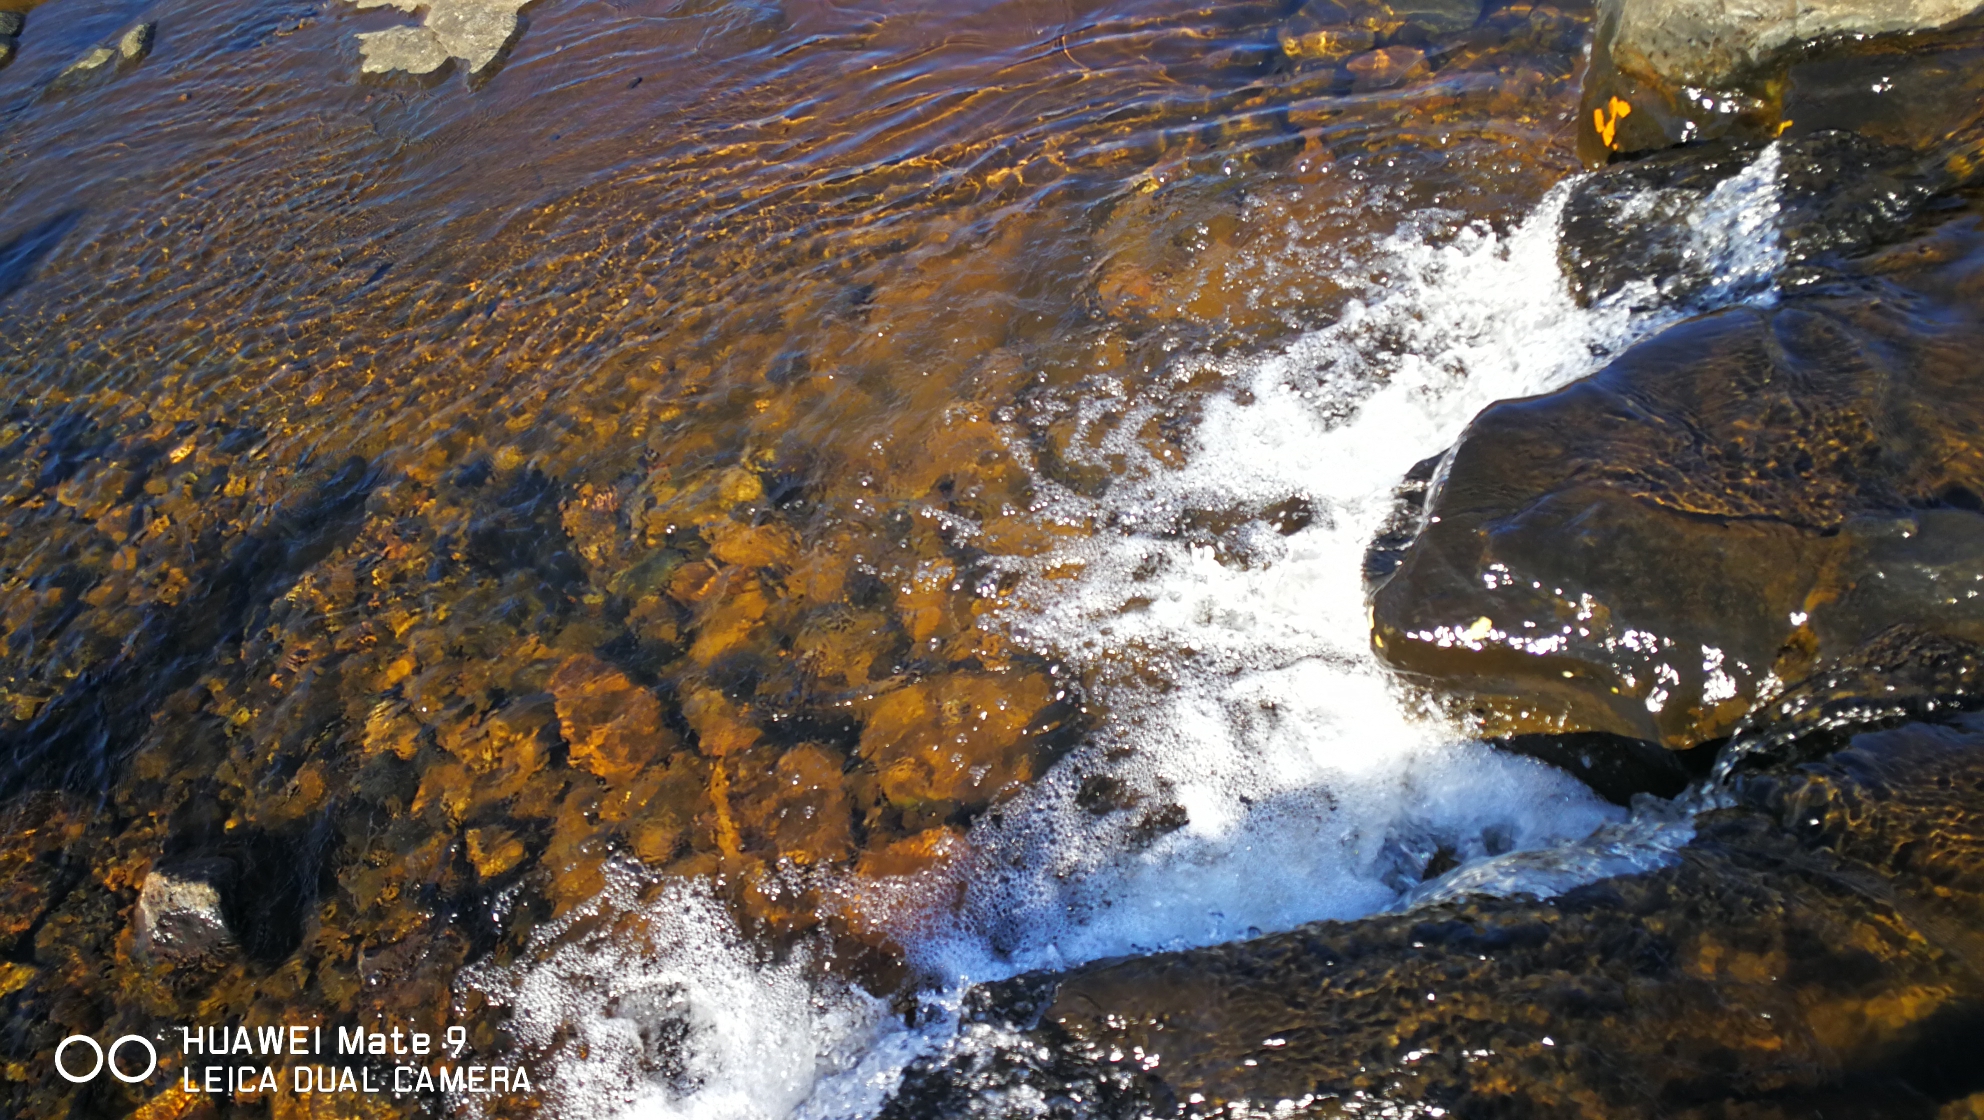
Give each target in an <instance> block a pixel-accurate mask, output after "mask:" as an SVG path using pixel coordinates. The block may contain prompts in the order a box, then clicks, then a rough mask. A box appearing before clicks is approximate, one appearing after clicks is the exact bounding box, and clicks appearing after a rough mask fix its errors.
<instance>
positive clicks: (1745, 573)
mask: <svg viewBox="0 0 1984 1120" xmlns="http://www.w3.org/2000/svg"><path fill="white" fill-rule="evenodd" d="M1980 276H1984V231H1980V229H1979V226H1978V224H1977V223H1976V221H1975V220H1965V221H1962V222H1958V223H1955V224H1953V225H1951V226H1948V227H1946V228H1945V229H1943V230H1942V231H1940V232H1939V233H1937V234H1935V235H1932V236H1930V237H1927V238H1924V239H1922V240H1920V241H1917V242H1913V243H1910V244H1907V245H1903V246H1900V247H1898V248H1896V249H1894V250H1891V251H1890V252H1888V253H1886V254H1883V255H1882V256H1880V257H1877V258H1874V259H1873V260H1871V261H1870V262H1869V263H1868V264H1866V266H1865V268H1864V272H1863V274H1862V276H1861V277H1860V280H1859V281H1858V283H1857V285H1855V286H1854V287H1853V288H1847V287H1844V286H1833V287H1831V288H1829V289H1828V290H1827V291H1826V292H1825V293H1824V294H1813V295H1808V296H1801V297H1797V298H1793V299H1787V300H1785V301H1783V302H1782V303H1780V304H1779V305H1777V306H1776V307H1771V308H1752V307H1738V308H1733V309H1730V310H1726V311H1722V312H1719V313H1716V314H1713V315H1708V316H1704V317H1702V318H1699V319H1695V320H1691V321H1689V322H1686V323H1683V324H1681V325H1679V326H1676V327H1674V328H1672V329H1670V330H1668V331H1667V332H1665V333H1663V334H1661V335H1659V336H1658V337H1656V338H1654V339H1652V340H1650V341H1648V342H1646V343H1644V344H1641V345H1639V346H1637V347H1634V348H1633V349H1632V350H1630V351H1628V352H1627V353H1625V354H1624V355H1622V356H1621V357H1620V358H1619V359H1617V360H1616V361H1614V362H1613V363H1612V364H1611V365H1610V366H1608V367H1606V368H1605V369H1604V370H1602V371H1601V372H1599V373H1597V374H1595V375H1593V376H1591V377H1589V378H1586V379H1585V380H1583V381H1580V382H1578V383H1576V384H1574V385H1571V386H1569V387H1567V388H1565V389H1562V390H1560V391H1558V392H1554V393H1549V394H1546V395H1543V396H1540V397H1533V398H1529V399H1526V400H1517V401H1506V402H1503V403H1501V404H1497V405H1494V406H1492V407H1490V408H1489V409H1487V410H1486V411H1485V412H1483V413H1482V414H1481V415H1480V416H1479V417H1477V418H1476V419H1475V421H1474V422H1473V424H1471V425H1470V426H1469V428H1468V429H1467V431H1466V432H1465V433H1464V435H1463V436H1462V438H1461V441H1460V443H1459V446H1458V447H1457V448H1456V449H1455V451H1454V452H1453V454H1452V457H1451V460H1450V462H1449V463H1448V465H1447V468H1446V477H1445V479H1444V480H1443V482H1442V483H1441V485H1439V486H1438V488H1437V490H1436V492H1435V494H1434V495H1433V497H1432V499H1431V500H1430V502H1429V503H1428V504H1427V507H1426V510H1427V516H1426V518H1425V521H1424V525H1423V527H1422V528H1421V530H1420V532H1419V535H1418V537H1417V538H1416V539H1415V540H1414V541H1413V543H1412V545H1411V546H1410V547H1409V548H1408V549H1407V550H1406V551H1405V554H1404V557H1403V560H1402V561H1401V562H1400V563H1399V565H1398V568H1397V570H1396V571H1395V572H1394V573H1393V574H1392V575H1391V576H1390V578H1389V579H1388V580H1386V581H1385V582H1384V584H1383V585H1382V586H1380V587H1379V588H1378V589H1377V592H1376V594H1375V596H1374V600H1373V626H1374V637H1373V642H1374V645H1375V646H1376V647H1377V649H1378V651H1379V653H1380V654H1381V655H1382V656H1383V657H1384V658H1385V659H1386V660H1387V661H1388V662H1390V663H1391V664H1392V665H1393V666H1395V667H1396V668H1398V669H1400V670H1401V671H1403V672H1405V673H1406V674H1408V675H1409V676H1412V677H1415V678H1417V679H1418V680H1421V681H1423V682H1426V683H1428V684H1429V685H1431V686H1433V687H1434V688H1435V690H1436V691H1439V692H1442V693H1445V694H1448V695H1453V696H1457V697H1460V698H1461V703H1462V704H1463V705H1464V706H1466V707H1468V708H1469V709H1471V710H1472V711H1473V712H1474V713H1475V714H1476V715H1477V716H1478V717H1479V718H1480V719H1481V720H1482V722H1483V724H1484V727H1485V729H1486V730H1487V731H1488V732H1489V733H1491V734H1518V733H1538V732H1543V733H1561V732H1574V731H1601V732H1609V733H1612V734H1617V735H1624V736H1628V737H1633V738H1640V739H1646V740H1650V741H1653V742H1659V743H1663V744H1665V745H1667V746H1670V747H1685V746H1690V745H1693V744H1697V743H1702V742H1705V741H1708V740H1712V739H1716V738H1719V737H1721V736H1725V735H1728V734H1729V733H1730V732H1731V730H1732V729H1733V728H1734V727H1735V726H1736V724H1737V721H1738V720H1740V719H1742V718H1743V716H1744V715H1745V713H1747V712H1748V711H1749V710H1750V708H1751V706H1752V704H1753V703H1754V702H1755V701H1756V700H1757V698H1758V697H1759V695H1760V694H1765V693H1767V692H1769V691H1770V690H1772V689H1774V688H1776V687H1778V686H1779V685H1781V684H1782V683H1784V682H1791V681H1797V680H1801V679H1803V678H1804V677H1805V676H1807V675H1809V674H1810V673H1811V672H1812V671H1814V670H1815V669H1816V668H1817V667H1819V666H1821V665H1824V664H1826V663H1829V662H1831V661H1833V660H1835V659H1837V658H1840V657H1843V656H1845V655H1846V654H1848V653H1849V652H1850V651H1852V650H1854V649H1855V648H1857V647H1859V646H1860V645H1861V644H1862V643H1864V642H1866V641H1868V640H1869V639H1871V638H1873V637H1874V636H1875V635H1877V634H1878V633H1880V632H1881V631H1883V630H1886V629H1887V628H1889V627H1891V626H1894V625H1896V624H1899V623H1912V624H1915V625H1918V626H1920V627H1923V628H1925V629H1926V630H1927V631H1929V632H1931V633H1936V634H1943V635H1948V636H1952V637H1957V638H1961V639H1964V640H1968V641H1977V640H1984V497H1980V495H1984V446H1980V444H1979V442H1978V439H1977V433H1979V432H1980V431H1984V404H1980V403H1979V402H1980V399H1984V398H1980V394H1979V392H1978V390H1979V381H1978V378H1979V370H1978V367H1977V365H1976V362H1975V355H1976V354H1977V353H1980V352H1984V305H1981V304H1980V301H1979V299H1978V296H1977V291H1976V285H1977V282H1978V278H1979V277H1980Z"/></svg>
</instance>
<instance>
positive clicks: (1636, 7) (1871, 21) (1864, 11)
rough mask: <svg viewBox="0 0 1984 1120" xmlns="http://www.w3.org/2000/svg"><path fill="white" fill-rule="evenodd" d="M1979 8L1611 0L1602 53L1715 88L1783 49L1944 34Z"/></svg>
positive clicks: (1950, 2)
mask: <svg viewBox="0 0 1984 1120" xmlns="http://www.w3.org/2000/svg"><path fill="white" fill-rule="evenodd" d="M1980 7H1984V5H1980V4H1979V2H1978V0H1604V2H1603V3H1602V4H1601V6H1600V12H1599V29H1600V30H1599V37H1600V38H1599V46H1600V47H1601V48H1602V49H1604V50H1606V51H1607V52H1608V53H1609V54H1610V55H1611V57H1612V61H1613V64H1614V65H1616V66H1619V67H1621V68H1623V69H1628V70H1633V71H1637V72H1639V73H1642V74H1645V75H1647V76H1650V77H1654V78H1658V79H1660V80H1662V81H1664V82H1667V83H1670V84H1674V85H1691V86H1700V87H1704V88H1713V87H1718V86H1722V85H1725V84H1727V83H1728V82H1729V81H1730V80H1731V79H1732V78H1734V77H1736V76H1738V75H1739V74H1740V73H1741V72H1742V71H1744V70H1746V69H1749V68H1751V67H1754V66H1756V65H1757V64H1758V63H1759V62H1761V61H1763V60H1764V59H1765V58H1767V57H1768V56H1770V55H1771V54H1773V53H1775V52H1776V51H1778V50H1780V49H1782V48H1784V47H1788V46H1792V45H1794V44H1798V43H1808V42H1811V41H1813V40H1815V39H1820V38H1823V37H1825V36H1829V35H1839V34H1854V35H1876V34H1880V33H1882V32H1888V31H1915V30H1922V29H1926V28H1932V27H1942V26H1944V25H1945V24H1949V23H1952V22H1954V21H1956V20H1958V19H1961V18H1963V17H1964V16H1966V15H1969V14H1970V13H1972V12H1974V11H1977V10H1979V8H1980Z"/></svg>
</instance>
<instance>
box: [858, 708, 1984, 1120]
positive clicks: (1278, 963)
mask: <svg viewBox="0 0 1984 1120" xmlns="http://www.w3.org/2000/svg"><path fill="white" fill-rule="evenodd" d="M1980 782H1984V720H1979V719H1977V718H1975V717H1966V719H1965V720H1964V721H1963V722H1960V723H1959V724H1957V725H1955V726H1936V725H1926V724H1911V725H1908V726H1906V727H1903V728H1898V729H1894V730H1889V731H1882V732H1874V733H1868V734H1863V735H1861V736H1858V737H1857V738H1855V739H1853V741H1852V744H1851V747H1850V748H1849V749H1848V750H1846V751H1844V752H1842V753H1840V754H1838V755H1836V756H1834V757H1833V758H1831V759H1828V760H1826V761H1824V762H1819V763H1812V764H1808V765H1805V766H1803V767H1800V768H1797V769H1794V770H1780V771H1775V772H1772V773H1770V774H1767V775H1759V776H1757V777H1754V778H1751V779H1748V780H1746V781H1745V782H1743V783H1740V784H1739V785H1737V786H1736V787H1734V789H1733V790H1732V794H1731V797H1732V800H1733V801H1734V803H1735V804H1734V807H1732V808H1730V809H1726V810H1721V811H1718V812H1714V813H1711V814H1708V815H1707V816H1705V817H1703V818H1702V819H1701V820H1700V822H1699V824H1698V829H1697V834H1696V836H1695V839H1694V840H1693V841H1692V842H1691V843H1690V844H1689V845H1688V846H1687V847H1685V848H1684V849H1682V850H1681V851H1680V853H1679V856H1678V858H1677V859H1676V860H1675V862H1674V863H1672V864H1671V865H1670V866H1668V867H1665V868H1663V869H1661V870H1657V871H1653V872H1650V873H1647V874H1644V875H1639V876H1634V877H1627V878H1618V879H1611V880H1606V881H1602V882H1599V883H1595V884H1592V885H1590V886H1587V887H1583V888H1580V889H1577V890H1574V891H1572V892H1570V893H1568V894H1565V895H1563V896H1561V897H1558V898H1555V899H1550V900H1547V901H1538V900H1536V899H1533V898H1526V897H1515V898H1501V899H1495V898H1485V897H1475V898H1470V899H1465V900H1462V901H1458V902H1450V903H1444V904H1440V905H1435V906H1429V907H1423V908H1421V909H1418V910H1414V911H1411V912H1407V913H1403V914H1391V915H1383V916H1378V917H1373V918H1368V919H1364V920H1362V921H1356V922H1327V923H1319V924H1316V925H1312V926H1306V927H1303V928H1301V929H1297V930H1294V931H1292V932H1289V933H1284V934H1276V935H1272V936H1268V937H1264V938H1260V939H1258V940H1254V941H1249V942H1242V943H1238V944H1232V945H1223V946H1218V947H1215V948H1209V949H1201V950H1194V951H1190V952H1183V953H1168V954H1158V955H1154V956H1148V957H1141V958H1135V959H1128V960H1122V961H1116V962H1104V963H1101V964H1097V965H1092V966H1089V967H1087V968H1083V969H1077V970H1075V971H1074V972H1072V973H1069V974H1066V975H1062V976H1055V977H1038V976H1036V977H1024V978H1021V979H1020V980H1018V981H1013V982H1008V983H1006V984H1003V985H996V986H992V987H989V988H984V989H979V990H978V991H976V992H975V993H973V996H972V997H971V998H970V1000H968V1004H967V1005H968V1007H973V1008H975V1009H976V1011H975V1014H976V1017H977V1018H979V1019H980V1020H981V1021H990V1022H991V1023H994V1024H998V1023H1001V1022H1003V1023H1006V1024H1011V1025H1012V1026H1016V1027H1017V1028H1019V1031H1018V1032H1017V1033H1016V1034H1011V1035H1007V1036H1006V1039H1007V1041H1005V1042H1003V1043H999V1042H996V1041H993V1040H997V1039H998V1038H999V1037H1000V1032H999V1031H998V1030H986V1031H979V1032H977V1033H976V1034H974V1035H971V1036H970V1037H973V1038H974V1039H976V1040H978V1041H977V1044H976V1045H972V1046H965V1047H961V1050H962V1051H963V1053H964V1054H965V1055H966V1056H964V1057H958V1058H953V1059H949V1060H945V1059H937V1060H933V1061H929V1062H926V1063H925V1064H923V1065H921V1066H919V1067H915V1068H912V1070H911V1071H910V1073H909V1075H908V1076H907V1077H906V1078H905V1079H904V1082H903V1086H902V1088H901V1090H900V1091H899V1092H898V1093H897V1095H896V1096H895V1098H894V1099H893V1100H892V1101H891V1102H890V1105H889V1107H888V1109H887V1110H885V1112H884V1115H885V1116H888V1117H891V1118H892V1120H897V1118H907V1117H911V1116H914V1117H918V1118H919V1120H922V1118H932V1117H950V1116H960V1117H961V1116H967V1115H970V1116H978V1115H988V1114H989V1115H1004V1114H1005V1113H1003V1112H1000V1111H999V1105H1000V1102H1010V1101H1014V1100H1019V1099H1030V1100H1045V1101H1047V1102H1050V1103H1051V1102H1066V1103H1067V1104H1068V1105H1070V1106H1071V1107H1070V1113H1069V1114H1071V1115H1101V1116H1117V1115H1123V1116H1128V1115H1148V1116H1181V1117H1211V1116H1234V1115H1298V1116H1340V1115H1460V1116H1483V1115H1509V1116H1525V1117H1587V1116H1594V1115H1620V1116H1642V1115H1674V1116H1728V1115H1741V1116H1757V1117H1786V1118H1789V1117H1809V1116H1813V1115H1819V1114H1823V1115H1827V1116H1867V1117H1872V1116H1882V1117H1924V1118H1927V1117H1933V1116H1936V1115H1938V1110H1939V1109H1941V1108H1943V1107H1944V1106H1945V1105H1946V1104H1948V1103H1950V1102H1960V1101H1962V1100H1964V1099H1966V1098H1967V1097H1968V1096H1969V1095H1970V1094H1973V1093H1975V1092H1977V1091H1979V1090H1980V1089H1984V1076H1980V1073H1979V1071H1978V1069H1977V1067H1976V1065H1975V1063H1974V1062H1971V1061H1969V1060H1968V1059H1967V1057H1966V1054H1967V1053H1968V1047H1969V1046H1970V1045H1971V1044H1972V1041H1973V1040H1974V1039H1975V1038H1976V1037H1978V1033H1979V1031H1980V1030H1984V971H1980V968H1979V965H1978V961H1979V959H1980V958H1979V957H1978V955H1977V952H1978V949H1979V948H1980V947H1984V943H1981V942H1980V938H1979V936H1978V933H1977V930H1978V929H1979V928H1980V920H1984V796H1981V795H1980V793H1979V790H1980V788H1984V786H1980ZM1076 1102H1080V1104H1079V1106H1078V1107H1079V1111H1076V1107H1077V1105H1076ZM1435 1110H1438V1111H1435Z"/></svg>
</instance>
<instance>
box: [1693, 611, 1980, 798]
mask: <svg viewBox="0 0 1984 1120" xmlns="http://www.w3.org/2000/svg"><path fill="white" fill-rule="evenodd" d="M1977 708H1984V647H1980V646H1978V645H1976V644H1974V643H1971V642H1966V641H1962V640H1960V639H1956V638H1951V637H1948V636H1946V635H1942V634H1936V633H1932V632H1928V631H1925V630H1923V629H1921V628H1919V627H1914V626H1894V627H1890V628H1889V629H1887V630H1884V631H1882V632H1880V633H1879V634H1876V635H1875V636H1874V637H1873V638H1872V639H1870V640H1868V641H1867V642H1865V643H1863V644H1862V645H1861V646H1860V647H1859V648H1858V649H1855V650H1854V651H1852V652H1851V653H1849V654H1847V655H1846V656H1845V657H1842V658H1840V659H1838V660H1837V661H1835V662H1833V663H1832V664H1830V665H1828V666H1826V668H1825V669H1824V670H1822V671H1820V672H1817V673H1813V674H1812V675H1811V676H1809V677H1807V678H1805V679H1804V680H1802V681H1799V682H1797V683H1796V684H1793V685H1791V686H1790V687H1788V688H1786V689H1784V690H1783V691H1781V692H1778V693H1776V694H1775V695H1774V696H1772V697H1770V699H1769V701H1768V702H1767V703H1764V704H1760V705H1758V707H1757V709H1756V710H1755V711H1753V712H1751V713H1750V714H1749V715H1747V716H1745V717H1744V718H1743V721H1742V722H1741V723H1739V724H1738V725H1737V727H1736V734H1735V735H1734V736H1733V737H1732V739H1731V740H1730V743H1729V749H1728V751H1727V752H1726V755H1725V757H1724V759H1723V761H1722V766H1723V768H1724V769H1727V770H1735V771H1749V770H1755V769H1758V768H1760V767H1765V766H1772V765H1782V764H1784V763H1787V762H1800V761H1805V760H1809V759H1815V758H1820V757H1823V756H1825V755H1827V754H1830V753H1832V752H1833V751H1835V750H1838V749H1840V748H1841V747H1842V746H1844V744H1845V742H1846V741H1847V740H1848V739H1850V738H1851V737H1852V736H1853V735H1854V734H1857V733H1859V732H1861V731H1865V730H1868V729H1873V728H1881V727H1889V726H1894V725H1896V724H1899V723H1905V722H1908V721H1911V720H1923V719H1932V718H1938V717H1942V716H1946V715H1948V714H1949V713H1951V712H1960V711H1966V710H1973V709H1977Z"/></svg>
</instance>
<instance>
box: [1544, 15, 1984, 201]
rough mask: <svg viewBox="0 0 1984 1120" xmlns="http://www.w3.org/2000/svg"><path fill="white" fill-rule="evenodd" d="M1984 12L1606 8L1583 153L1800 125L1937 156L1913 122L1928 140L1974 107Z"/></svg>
mask: <svg viewBox="0 0 1984 1120" xmlns="http://www.w3.org/2000/svg"><path fill="white" fill-rule="evenodd" d="M1980 11H1984V0H1601V4H1600V11H1599V17H1598V21H1597V24H1596V27H1595V29H1594V31H1593V34H1592V53H1591V65H1590V67H1589V68H1588V69H1587V70H1586V73H1585V81H1584V88H1583V92H1582V95H1581V97H1580V105H1579V113H1578V133H1579V140H1578V145H1579V151H1580V153H1581V154H1582V155H1583V156H1584V157H1585V159H1586V160H1587V162H1590V163H1594V164H1596V163H1603V162H1606V161H1607V160H1608V159H1610V158H1611V157H1612V156H1613V155H1614V154H1628V155H1630V154H1633V153H1638V152H1647V151H1652V150H1655V149H1659V148H1665V147H1668V146H1670V145H1674V144H1684V143H1694V142H1700V141H1708V140H1716V139H1725V138H1726V139H1732V140H1768V139H1772V138H1775V137H1776V136H1778V135H1780V134H1781V133H1783V132H1784V131H1785V130H1787V129H1790V128H1792V127H1793V126H1794V125H1796V127H1797V128H1798V129H1799V131H1800V132H1810V131H1813V130H1815V129H1820V128H1845V129H1851V130H1854V131H1860V132H1863V133H1868V132H1869V126H1873V127H1872V132H1871V133H1870V134H1880V133H1891V134H1894V135H1893V136H1892V137H1888V140H1889V142H1893V141H1894V139H1895V138H1898V137H1899V136H1900V135H1901V134H1903V133H1912V134H1913V135H1914V136H1915V138H1916V141H1915V142H1926V141H1924V140H1922V136H1923V135H1924V134H1926V133H1928V132H1930V131H1932V129H1930V128H1928V127H1920V128H1914V129H1910V128H1908V127H1906V122H1907V121H1908V120H1909V119H1910V118H1916V119H1920V120H1922V121H1923V124H1924V126H1927V125H1928V124H1929V123H1930V122H1931V121H1938V122H1939V121H1941V120H1942V119H1943V118H1945V117H1946V116H1948V115H1949V114H1950V113H1952V112H1953V111H1955V110H1956V109H1958V108H1959V107H1960V106H1962V105H1964V104H1970V103H1974V96H1973V97H1968V98H1967V97H1966V92H1967V91H1966V89H1964V88H1962V87H1964V85H1965V83H1964V81H1963V75H1964V74H1965V73H1966V72H1968V73H1971V74H1975V72H1976V70H1977V64H1976V61H1975V53H1976V52H1975V47H1976V45H1977V38H1978V28H1977V25H1976V24H1975V22H1974V21H1972V20H1970V19H1967V18H1965V17H1968V16H1971V15H1972V14H1974V13H1977V12H1980ZM1895 34H1907V35H1909V36H1911V41H1910V42H1909V44H1907V45H1906V47H1905V48H1904V49H1900V50H1897V49H1895V45H1894V44H1889V43H1887V42H1885V41H1884V40H1881V37H1882V36H1888V35H1895ZM1877 40H1880V41H1877ZM1897 67H1898V69H1897ZM1924 94H1928V95H1929V97H1928V100H1927V101H1926V102H1925V101H1924V100H1923V95H1924ZM1937 94H1941V95H1942V96H1941V97H1940V98H1938V97H1937V96H1936V95H1937ZM1793 102H1800V103H1801V104H1796V105H1794V104H1793ZM1897 121H1899V122H1902V124H1903V127H1899V128H1897V127H1895V122H1897Z"/></svg>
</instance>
